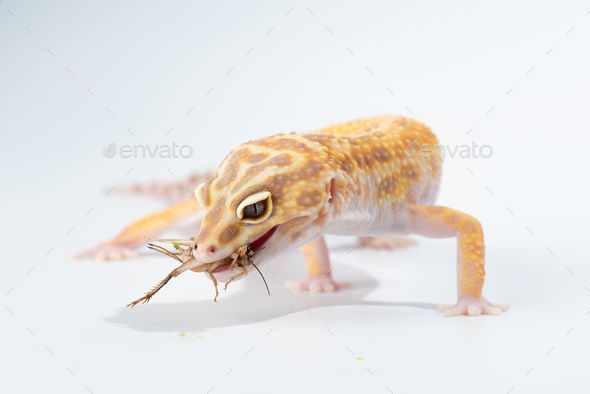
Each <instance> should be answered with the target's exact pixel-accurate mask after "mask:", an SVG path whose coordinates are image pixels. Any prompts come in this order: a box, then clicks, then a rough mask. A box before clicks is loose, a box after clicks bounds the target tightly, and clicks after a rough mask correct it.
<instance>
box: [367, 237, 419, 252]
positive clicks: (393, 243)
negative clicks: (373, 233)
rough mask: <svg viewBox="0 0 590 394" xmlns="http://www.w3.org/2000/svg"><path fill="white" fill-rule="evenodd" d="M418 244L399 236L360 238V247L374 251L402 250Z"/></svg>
mask: <svg viewBox="0 0 590 394" xmlns="http://www.w3.org/2000/svg"><path fill="white" fill-rule="evenodd" d="M415 243H416V241H414V240H413V239H410V238H404V237H398V236H382V237H367V236H363V237H359V245H360V246H362V247H366V248H374V249H383V250H385V249H401V248H407V247H408V246H412V245H414V244H415Z"/></svg>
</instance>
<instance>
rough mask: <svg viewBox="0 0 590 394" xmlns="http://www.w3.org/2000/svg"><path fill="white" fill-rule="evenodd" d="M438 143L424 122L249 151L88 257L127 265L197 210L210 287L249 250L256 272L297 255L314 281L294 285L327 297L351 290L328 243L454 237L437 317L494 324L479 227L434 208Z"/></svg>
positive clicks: (327, 131)
mask: <svg viewBox="0 0 590 394" xmlns="http://www.w3.org/2000/svg"><path fill="white" fill-rule="evenodd" d="M437 145H438V140H437V138H436V136H435V135H434V133H432V131H431V130H430V129H429V128H428V127H426V126H425V125H424V124H422V123H420V122H418V121H416V120H413V119H409V118H406V117H402V116H389V115H386V116H378V117H374V118H368V119H362V120H357V121H351V122H346V123H342V124H338V125H334V126H330V127H326V128H323V129H319V130H315V131H312V132H307V133H288V134H278V135H274V136H270V137H266V138H261V139H258V140H254V141H249V142H247V143H244V144H242V145H240V146H238V147H236V148H235V149H233V150H232V151H231V152H230V153H229V154H228V155H227V156H226V158H225V159H224V160H223V161H222V163H221V164H220V166H219V167H218V169H217V171H216V172H215V173H213V174H211V175H210V177H209V180H207V181H206V182H203V183H200V184H199V185H198V186H197V187H196V189H195V191H194V195H195V197H196V199H189V200H187V201H184V202H181V203H179V204H177V205H175V206H174V207H172V208H168V210H165V211H163V212H161V213H158V214H155V215H151V216H150V217H149V218H148V219H144V220H143V222H142V223H136V224H135V225H132V226H130V227H129V228H127V229H126V230H124V231H123V232H122V233H121V234H120V235H119V237H117V238H115V239H113V240H112V241H109V242H107V243H104V244H102V245H99V247H98V248H96V249H93V250H92V251H90V253H87V254H86V256H88V255H92V256H95V257H96V256H101V257H107V258H108V257H125V253H129V250H130V249H132V248H134V247H136V246H137V245H139V244H141V243H142V241H144V240H145V237H146V234H150V235H152V236H153V235H154V233H159V232H161V231H163V230H165V229H166V228H168V227H171V226H172V225H173V224H174V223H176V222H177V221H179V220H180V219H182V218H183V217H185V216H186V215H188V214H190V213H194V212H196V211H201V212H202V213H203V215H202V220H201V221H200V226H199V228H198V231H197V232H196V234H195V237H194V242H195V248H196V249H195V251H194V256H195V258H196V260H197V261H199V262H201V263H212V262H220V263H221V265H220V267H219V268H218V269H216V271H215V272H214V275H215V277H216V279H218V280H220V281H226V280H228V278H230V277H232V276H233V275H235V274H236V272H234V271H235V270H232V269H230V264H229V260H230V256H231V255H232V254H233V253H235V252H236V251H237V250H239V249H240V248H243V247H244V246H248V247H249V248H251V249H252V250H253V252H254V253H255V257H254V261H255V262H256V264H257V265H262V264H264V263H266V262H267V261H268V260H269V259H270V258H272V257H273V256H276V255H277V254H279V253H282V252H284V251H286V250H289V249H292V248H295V247H300V248H301V250H302V252H303V255H304V258H305V261H306V265H307V267H308V271H309V276H308V277H307V278H305V279H302V280H299V281H296V282H293V283H292V284H291V285H292V286H293V287H294V288H295V289H298V290H301V291H310V290H313V291H316V292H324V291H336V290H339V289H341V288H343V287H346V286H348V284H346V283H341V282H337V281H335V280H333V278H332V275H331V269H330V258H329V252H328V249H327V246H326V243H325V240H324V235H327V234H338V235H353V236H359V237H361V239H362V240H363V244H365V245H369V246H370V245H373V246H380V247H383V246H385V247H387V246H390V245H393V242H388V241H387V238H383V237H381V238H379V236H383V235H385V236H389V235H392V234H404V235H407V234H416V235H421V236H426V237H436V238H445V237H456V238H457V249H458V256H457V272H458V300H457V303H456V304H453V305H450V306H446V307H443V308H442V310H443V311H444V312H445V313H446V314H448V315H460V314H468V315H479V314H499V313H500V312H501V311H503V310H505V309H506V307H505V306H501V305H493V304H491V303H489V302H488V301H487V300H486V299H485V298H483V296H482V288H483V283H484V277H485V272H484V240H483V230H482V227H481V225H480V223H479V222H478V221H477V220H476V219H475V218H473V217H472V216H470V215H467V214H464V213H462V212H460V211H456V210H454V209H451V208H446V207H442V206H435V205H433V204H434V202H435V200H436V196H437V194H438V190H439V185H440V179H441V171H442V157H441V154H440V152H439V150H438V149H436V147H437ZM140 222H141V221H140ZM224 262H228V263H224Z"/></svg>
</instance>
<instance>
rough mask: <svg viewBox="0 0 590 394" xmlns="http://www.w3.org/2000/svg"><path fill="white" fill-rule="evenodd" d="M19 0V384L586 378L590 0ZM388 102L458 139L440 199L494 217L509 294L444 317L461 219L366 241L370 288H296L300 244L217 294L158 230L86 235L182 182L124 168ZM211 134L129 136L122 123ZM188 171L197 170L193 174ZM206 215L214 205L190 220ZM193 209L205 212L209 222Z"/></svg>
mask: <svg viewBox="0 0 590 394" xmlns="http://www.w3.org/2000/svg"><path fill="white" fill-rule="evenodd" d="M441 3H442V2H434V1H432V2H420V3H416V2H385V1H381V2H378V1H370V2H362V3H361V2H358V3H347V4H344V3H343V2H324V1H321V2H318V1H315V2H309V3H301V2H298V1H295V2H276V1H272V2H271V1H268V2H264V3H263V2H259V3H248V4H245V2H239V1H233V2H227V1H226V2H200V3H196V2H189V1H186V2H179V1H175V2H163V1H162V2H151V3H149V4H148V3H147V2H143V1H134V2H131V1H129V2H125V3H124V4H122V3H121V2H118V1H102V2H93V3H91V2H85V3H81V2H74V1H60V2H42V1H38V2H31V1H2V3H1V4H0V132H1V133H2V139H1V140H0V141H1V142H0V160H1V163H0V168H1V171H2V179H1V182H2V197H1V198H2V203H1V204H0V210H1V217H2V224H3V225H2V226H1V229H0V232H1V236H2V239H3V240H4V242H3V252H2V255H3V257H2V259H1V261H2V265H1V274H0V285H1V289H2V295H1V297H2V304H3V309H2V310H0V327H1V330H2V331H1V335H0V345H1V350H0V362H1V365H0V371H2V373H1V375H2V377H1V379H0V391H2V392H6V393H38V392H56V393H57V392H59V393H94V394H107V393H129V392H142V393H165V392H173V393H235V392H246V393H277V392H288V393H302V392H309V393H314V392H363V393H364V392H366V393H369V392H370V393H385V394H387V393H388V392H392V393H396V394H398V393H429V392H453V393H474V392H475V393H509V392H510V393H514V394H518V393H541V392H543V393H545V392H547V393H553V392H569V393H587V392H588V381H587V379H586V378H585V377H584V374H586V375H587V372H588V365H589V363H590V331H589V327H590V316H589V311H590V268H589V266H588V252H587V246H588V241H587V239H586V235H587V233H588V230H587V229H588V224H589V213H588V208H587V204H588V201H589V200H590V198H589V197H590V192H589V190H590V189H589V188H588V186H587V179H588V159H587V155H588V141H589V137H588V133H589V129H588V103H589V102H590V78H589V76H588V70H590V56H589V54H588V48H589V47H590V15H589V11H590V4H589V3H588V2H581V1H580V2H575V1H574V2H538V1H527V2H524V1H523V2H518V3H516V2H446V4H441ZM382 113H393V114H396V113H400V114H405V115H413V116H415V117H416V118H418V119H420V120H422V121H424V122H426V123H427V124H429V125H430V126H431V127H432V128H433V130H434V131H436V132H437V133H438V135H439V137H440V140H441V141H442V142H443V143H444V144H445V145H446V146H448V147H451V148H453V147H461V146H463V145H464V144H467V145H470V144H472V143H476V144H478V145H489V146H491V147H492V148H493V156H492V157H490V158H481V157H479V158H478V157H473V155H472V157H470V158H461V157H457V156H455V157H447V160H446V164H445V175H444V180H443V186H442V192H441V196H440V200H439V202H440V204H443V205H448V206H451V207H454V208H457V209H460V210H463V211H465V212H468V213H471V214H473V215H475V216H476V217H478V218H479V219H480V220H481V221H482V223H483V225H484V228H485V231H486V240H487V269H488V278H487V284H486V289H485V293H486V295H487V296H488V298H490V299H491V300H492V301H493V302H498V303H509V304H511V306H512V308H511V309H510V311H509V312H507V313H506V314H504V315H502V316H499V317H487V316H486V317H480V318H466V317H461V318H445V317H443V316H441V315H440V314H438V312H436V310H435V306H436V304H438V303H449V302H452V301H454V298H455V277H454V276H455V274H454V273H455V250H454V247H455V245H454V242H453V240H427V239H420V240H419V243H418V244H417V245H416V246H414V247H412V248H408V249H404V250H398V251H394V252H379V251H372V250H365V249H355V250H353V251H352V252H350V253H348V254H347V253H346V250H348V249H349V248H350V247H351V246H353V245H354V242H355V240H354V239H352V238H350V239H348V238H333V239H330V240H329V242H330V244H331V245H332V246H333V253H332V259H333V262H334V264H335V266H336V268H335V270H334V274H335V276H336V277H337V278H338V279H343V280H350V281H351V282H352V284H353V289H351V290H348V291H344V292H341V293H337V294H328V295H326V294H323V295H312V294H310V295H292V294H290V293H289V292H287V291H286V290H285V289H284V287H283V282H284V280H286V279H289V278H293V277H295V278H297V277H301V276H302V275H304V269H303V264H302V258H301V256H300V255H299V254H298V252H296V251H293V252H291V253H289V254H287V255H285V256H284V257H281V258H278V259H275V261H273V262H272V263H271V264H270V265H268V268H269V269H270V271H272V273H270V272H268V271H267V270H266V269H265V272H266V276H267V279H268V280H269V282H270V286H271V291H272V296H271V297H268V296H267V295H266V294H265V291H264V287H263V286H262V283H261V281H260V278H259V277H255V276H252V277H250V278H248V279H246V280H245V281H242V282H240V283H237V284H235V285H234V286H231V287H230V288H229V290H228V291H227V292H225V293H224V292H222V294H221V297H220V301H219V302H218V303H217V304H213V303H212V301H211V298H212V289H211V284H210V282H209V281H208V280H207V279H206V278H205V277H204V276H202V275H196V274H187V275H184V276H182V277H180V278H178V279H175V280H174V281H173V282H172V283H171V284H170V285H169V286H168V287H166V289H165V290H164V291H162V292H161V293H160V294H158V296H157V297H156V298H155V299H154V300H153V302H152V303H150V304H149V305H145V306H141V307H138V308H135V309H133V310H128V309H125V308H124V306H125V304H126V303H127V302H128V301H130V300H131V299H133V298H135V297H137V296H139V295H141V294H142V292H143V291H145V290H147V289H148V288H149V287H150V286H151V285H152V284H154V283H155V282H156V281H157V280H159V279H160V278H161V277H162V276H163V275H164V274H165V273H167V272H168V271H169V270H170V268H171V264H170V261H168V259H165V258H163V257H161V256H155V255H153V254H146V256H143V257H142V258H140V259H137V260H133V261H129V262H122V263H109V264H106V263H102V264H100V263H95V262H88V261H87V262H76V261H73V260H71V258H70V256H71V255H72V254H73V253H74V252H76V251H78V250H80V249H83V248H85V247H88V246H91V245H93V244H96V243H98V242H99V241H102V240H104V239H106V238H108V237H110V236H112V235H114V234H115V233H116V232H117V231H118V230H119V229H120V228H122V226H124V225H125V224H127V223H129V222H130V221H132V220H134V219H136V218H138V217H140V216H142V215H144V214H146V213H149V212H152V211H154V210H157V209H160V208H161V207H162V205H161V204H159V203H158V202H157V201H151V200H142V199H133V198H125V197H117V196H115V195H113V194H110V195H108V196H105V192H104V191H105V190H107V189H108V188H110V187H112V186H116V185H121V184H128V183H130V182H135V181H147V180H155V179H161V180H172V179H182V178H183V177H184V176H186V175H188V174H190V173H192V172H195V171H197V170H200V169H206V168H214V167H215V165H216V164H217V163H219V161H220V160H221V159H222V158H223V156H224V155H225V154H226V153H227V152H228V150H229V149H230V148H231V147H233V146H235V145H237V144H239V143H241V142H244V141H245V140H248V139H252V138H255V137H259V136H263V135H268V134H272V133H276V132H279V131H292V130H299V131H304V130H309V129H313V128H316V127H320V126H324V125H327V124H330V123H334V122H339V121H344V120H348V119H354V118H358V117H364V116H372V115H377V114H382ZM173 141H174V142H175V143H177V144H189V145H190V146H191V147H193V148H194V155H192V156H191V157H190V158H188V159H187V158H177V159H162V158H142V157H136V158H133V159H131V158H127V159H126V158H122V157H120V156H119V157H115V158H111V159H109V158H106V157H105V156H104V155H103V153H102V152H103V148H104V147H105V146H107V145H109V144H111V143H115V144H117V146H121V145H123V144H131V145H135V144H142V145H149V146H152V147H153V146H156V145H169V144H171V143H172V142H173ZM173 174H174V175H173ZM189 232H190V233H191V235H192V233H193V230H190V231H189ZM185 235H186V234H185Z"/></svg>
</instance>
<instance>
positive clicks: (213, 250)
mask: <svg viewBox="0 0 590 394" xmlns="http://www.w3.org/2000/svg"><path fill="white" fill-rule="evenodd" d="M216 251H217V248H216V247H215V246H213V245H211V246H209V253H215V252H216Z"/></svg>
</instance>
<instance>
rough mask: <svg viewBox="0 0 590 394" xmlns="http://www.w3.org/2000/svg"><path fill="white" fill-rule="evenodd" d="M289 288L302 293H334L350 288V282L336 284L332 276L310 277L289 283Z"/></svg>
mask: <svg viewBox="0 0 590 394" xmlns="http://www.w3.org/2000/svg"><path fill="white" fill-rule="evenodd" d="M287 287H288V288H289V289H291V290H295V291H298V292H302V293H309V292H312V293H333V292H335V291H338V290H341V289H346V288H347V287H350V283H348V282H336V281H335V280H333V279H332V276H331V275H319V276H308V277H307V278H305V279H301V280H294V281H289V282H287Z"/></svg>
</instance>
